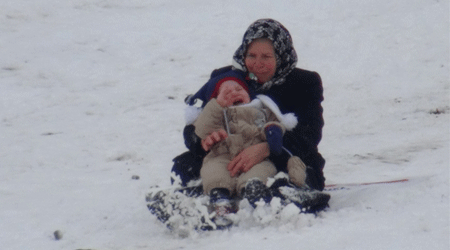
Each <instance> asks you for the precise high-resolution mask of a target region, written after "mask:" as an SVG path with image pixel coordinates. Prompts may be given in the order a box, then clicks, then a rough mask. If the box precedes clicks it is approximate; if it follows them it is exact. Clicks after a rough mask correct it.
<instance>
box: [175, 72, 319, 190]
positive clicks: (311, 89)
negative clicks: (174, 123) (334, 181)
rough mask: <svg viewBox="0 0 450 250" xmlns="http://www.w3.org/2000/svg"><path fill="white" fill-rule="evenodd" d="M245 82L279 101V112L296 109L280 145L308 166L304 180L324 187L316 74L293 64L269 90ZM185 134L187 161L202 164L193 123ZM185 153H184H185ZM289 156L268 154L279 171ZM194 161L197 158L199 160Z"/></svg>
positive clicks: (197, 165)
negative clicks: (293, 120)
mask: <svg viewBox="0 0 450 250" xmlns="http://www.w3.org/2000/svg"><path fill="white" fill-rule="evenodd" d="M230 69H231V66H229V67H225V68H221V69H218V70H215V71H214V72H213V73H212V74H211V76H212V77H213V76H215V75H218V74H221V73H223V72H226V71H227V70H230ZM248 85H249V88H250V91H253V92H254V93H256V94H265V95H267V96H270V97H271V98H272V100H273V101H274V102H275V103H276V104H278V107H279V108H280V110H281V112H282V113H291V112H293V113H295V115H296V116H297V119H298V124H297V126H296V127H295V128H294V129H293V130H292V131H287V132H286V133H285V135H284V137H283V146H284V147H285V148H287V149H288V150H289V151H290V152H291V153H292V154H294V155H296V156H298V157H300V158H301V159H302V160H303V162H304V163H305V164H306V165H307V166H308V168H307V179H306V183H307V184H308V185H309V186H310V187H311V188H314V189H317V190H323V189H324V186H325V178H324V176H323V168H324V165H325V160H324V159H323V157H322V155H321V154H320V153H319V152H318V145H319V142H320V140H321V139H322V128H323V125H324V120H323V115H322V113H323V108H322V105H321V102H322V101H323V87H322V81H321V79H320V76H319V74H318V73H316V72H311V71H307V70H303V69H299V68H296V69H294V70H293V71H292V72H291V73H290V74H289V75H288V76H287V77H286V81H285V82H284V83H283V84H281V85H273V86H272V87H271V88H270V89H269V90H266V91H265V90H262V89H260V88H259V87H260V85H259V84H258V83H256V82H252V81H251V80H249V81H248ZM184 138H185V143H186V146H187V147H188V148H189V149H190V153H189V154H190V157H189V161H192V162H191V163H190V164H191V165H193V164H192V163H193V162H195V164H194V165H196V166H195V168H199V167H201V161H202V159H203V157H204V155H205V152H204V151H203V149H202V148H201V144H200V139H199V138H198V136H196V135H195V133H194V128H193V127H192V125H190V126H186V127H185V130H184ZM184 155H185V156H186V153H185V154H184ZM289 157H290V156H289V154H288V153H287V152H283V154H281V155H279V156H273V155H271V156H270V157H269V158H270V160H272V162H274V164H275V166H276V167H277V169H278V170H279V171H285V172H286V171H287V170H286V166H287V161H288V159H289ZM180 160H182V159H181V158H180V156H179V157H177V158H175V159H174V162H175V166H174V169H173V171H174V172H175V173H177V174H181V173H180V169H177V168H179V166H178V167H177V166H176V165H177V163H178V164H181V165H183V164H184V163H183V162H179V161H180ZM183 161H185V160H183ZM197 161H200V163H198V162H197ZM184 167H185V166H184ZM191 168H192V166H191ZM198 171H199V169H198ZM194 175H195V174H194Z"/></svg>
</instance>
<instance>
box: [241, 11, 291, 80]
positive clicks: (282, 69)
mask: <svg viewBox="0 0 450 250" xmlns="http://www.w3.org/2000/svg"><path fill="white" fill-rule="evenodd" d="M269 41H270V42H271V45H272V48H273V53H274V55H275V62H276V69H275V70H274V71H275V72H274V73H273V76H272V78H271V79H264V77H263V78H261V79H259V80H260V81H261V82H262V83H264V85H263V86H264V87H266V88H269V87H270V86H272V84H282V83H283V82H284V80H285V78H286V76H287V75H288V74H289V73H290V72H291V71H292V70H293V69H294V68H295V65H296V63H297V54H296V52H295V49H294V47H293V42H292V38H291V35H290V34H289V31H288V30H287V29H286V28H285V27H284V26H283V25H282V24H281V23H279V22H277V21H275V20H273V19H260V20H257V21H256V22H254V23H253V24H251V25H250V27H249V28H248V29H247V31H246V32H245V34H244V38H243V40H242V44H241V46H239V48H238V49H237V50H236V52H235V54H234V56H233V60H234V61H235V64H236V63H237V65H238V66H240V68H242V69H243V70H244V71H246V72H248V73H253V74H255V75H256V76H258V72H255V69H254V68H252V65H250V62H251V61H250V60H249V59H250V58H249V57H248V56H251V53H250V54H249V52H252V49H255V48H258V47H261V46H262V45H264V44H265V45H266V47H269V46H267V45H269ZM257 45H259V46H257ZM261 55H262V54H261Z"/></svg>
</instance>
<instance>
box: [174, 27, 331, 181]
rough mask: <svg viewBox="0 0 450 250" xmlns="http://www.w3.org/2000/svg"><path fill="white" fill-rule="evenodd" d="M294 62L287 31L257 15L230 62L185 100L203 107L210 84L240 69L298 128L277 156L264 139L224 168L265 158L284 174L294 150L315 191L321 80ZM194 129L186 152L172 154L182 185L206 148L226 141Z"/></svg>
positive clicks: (244, 167)
mask: <svg viewBox="0 0 450 250" xmlns="http://www.w3.org/2000/svg"><path fill="white" fill-rule="evenodd" d="M296 63H297V54H296V52H295V49H294V47H293V42H292V38H291V36H290V34H289V31H288V30H287V29H286V28H285V27H284V26H283V25H281V24H280V23H279V22H277V21H275V20H272V19H260V20H257V21H256V22H254V23H253V24H252V25H250V27H249V28H248V29H247V31H246V32H245V34H244V38H243V41H242V44H241V45H240V47H239V48H238V49H237V51H236V52H235V54H234V56H233V66H228V67H225V68H221V69H219V70H216V71H214V72H213V73H212V74H211V79H210V81H208V83H207V84H205V85H204V87H203V88H202V89H200V91H199V92H197V93H196V94H195V95H194V96H190V97H188V98H187V100H186V102H187V103H188V104H190V105H193V103H194V102H195V101H196V99H201V100H202V101H203V105H205V104H206V102H207V101H209V99H210V96H211V92H212V90H211V85H212V84H211V83H214V81H217V79H221V78H223V75H224V74H227V73H228V72H229V71H230V70H232V69H239V70H242V71H243V72H244V73H245V74H246V77H247V78H246V80H247V84H248V87H249V89H250V90H251V91H252V92H254V93H256V94H264V95H267V96H269V97H271V98H272V100H273V101H275V103H276V104H278V107H279V108H280V110H281V112H282V113H295V115H296V116H297V119H298V124H297V126H296V127H295V128H294V129H293V130H292V131H287V132H286V133H285V135H284V137H283V146H284V148H285V149H286V150H283V152H282V153H281V154H279V155H277V154H273V153H271V151H270V148H269V146H268V144H267V143H266V142H263V143H259V144H256V145H253V146H251V147H249V148H246V149H245V150H243V151H242V152H241V153H239V154H238V155H237V156H236V157H235V158H234V159H233V160H232V161H231V162H230V164H229V166H228V168H229V171H230V174H231V175H232V176H234V175H237V174H238V173H241V172H246V171H248V170H249V169H251V168H252V167H253V166H254V165H255V164H258V163H260V162H262V161H263V160H264V159H265V158H267V157H269V159H270V160H271V161H272V162H273V163H274V164H275V166H276V167H277V170H278V171H285V172H286V166H287V161H288V159H289V158H290V156H291V155H290V154H293V155H295V156H298V157H299V158H300V159H301V160H302V161H303V162H304V163H305V164H306V166H307V178H306V184H307V185H308V186H309V187H310V188H313V189H316V190H323V189H324V185H325V178H324V176H323V167H324V165H325V160H324V159H323V158H322V156H321V155H320V153H319V152H318V144H319V142H320V140H321V138H322V128H323V125H324V121H323V116H322V112H323V109H322V106H321V102H322V101H323V88H322V82H321V79H320V76H319V74H317V73H316V72H311V71H307V70H303V69H299V68H296ZM194 131H195V127H194V126H193V125H188V126H186V127H185V130H184V138H185V144H186V146H187V147H188V148H189V150H190V151H189V152H186V153H184V154H182V155H180V156H178V157H177V158H175V159H174V162H175V164H174V167H173V169H172V171H173V172H174V173H175V174H177V175H179V176H180V177H181V180H182V182H183V184H184V185H186V184H187V182H188V181H189V180H193V179H197V178H198V177H199V170H200V168H201V164H202V159H203V157H204V156H205V154H206V152H205V148H206V149H208V147H210V146H211V145H214V144H215V143H218V142H220V141H221V140H223V139H224V136H223V135H221V134H220V133H212V134H211V135H210V136H209V137H208V138H206V139H204V140H201V139H200V138H199V137H198V136H197V135H196V134H195V132H194ZM202 145H203V146H202Z"/></svg>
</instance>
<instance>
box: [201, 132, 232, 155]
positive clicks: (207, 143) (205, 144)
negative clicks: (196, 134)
mask: <svg viewBox="0 0 450 250" xmlns="http://www.w3.org/2000/svg"><path fill="white" fill-rule="evenodd" d="M227 137H228V134H227V132H225V130H223V129H220V130H218V131H214V132H212V133H211V134H210V135H208V136H207V137H206V138H205V139H203V140H202V148H203V149H204V150H205V151H206V152H208V151H209V150H210V149H211V148H212V147H213V146H214V145H215V144H216V143H219V142H221V141H223V140H225V139H226V138H227Z"/></svg>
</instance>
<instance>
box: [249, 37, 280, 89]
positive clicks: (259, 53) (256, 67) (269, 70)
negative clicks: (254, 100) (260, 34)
mask: <svg viewBox="0 0 450 250" xmlns="http://www.w3.org/2000/svg"><path fill="white" fill-rule="evenodd" d="M245 66H246V67H247V69H248V71H249V72H250V73H253V74H254V75H256V77H258V80H259V81H261V82H263V83H265V82H267V81H269V80H270V79H272V77H273V76H274V75H275V71H276V69H277V59H276V56H275V50H274V48H273V45H272V41H270V40H269V39H258V40H255V41H253V42H252V43H251V44H250V46H249V47H248V50H247V54H246V55H245Z"/></svg>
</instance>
